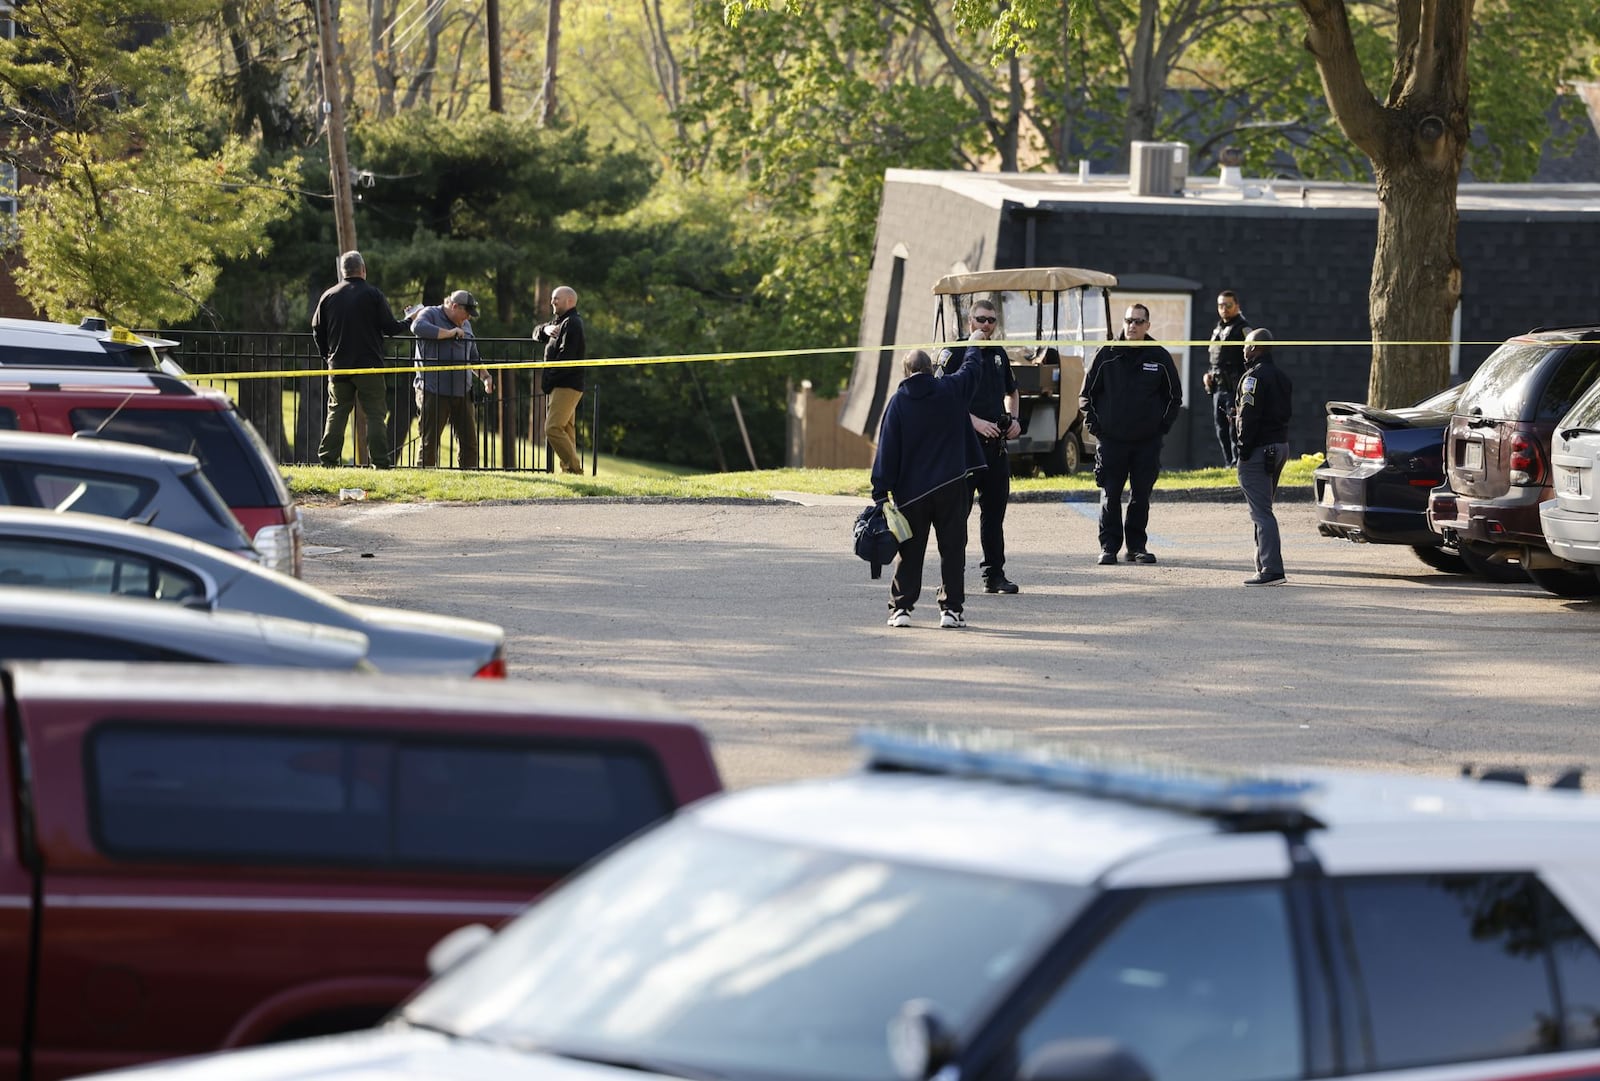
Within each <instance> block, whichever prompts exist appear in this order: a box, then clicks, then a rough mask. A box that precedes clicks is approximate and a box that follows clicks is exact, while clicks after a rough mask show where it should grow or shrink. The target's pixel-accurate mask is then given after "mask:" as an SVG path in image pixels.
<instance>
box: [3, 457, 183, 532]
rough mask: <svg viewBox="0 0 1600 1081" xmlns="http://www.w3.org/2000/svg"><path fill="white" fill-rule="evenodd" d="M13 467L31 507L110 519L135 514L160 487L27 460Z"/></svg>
mask: <svg viewBox="0 0 1600 1081" xmlns="http://www.w3.org/2000/svg"><path fill="white" fill-rule="evenodd" d="M14 470H15V472H14V474H13V475H14V476H15V477H17V478H18V479H19V480H20V482H21V484H22V486H23V489H24V491H25V492H26V493H27V494H28V495H29V496H30V497H31V501H30V502H29V503H28V504H27V505H28V506H35V507H44V508H45V509H47V510H61V511H77V512H78V513H79V514H100V515H104V516H106V517H108V518H132V517H134V516H135V515H137V514H139V513H140V512H141V511H143V510H144V509H145V508H146V507H147V506H149V505H150V500H151V499H153V498H154V497H155V494H156V491H157V489H158V488H159V487H160V485H159V484H157V483H156V482H155V481H153V480H150V479H148V478H144V477H129V476H125V475H115V474H110V473H100V472H96V471H92V470H85V469H63V468H59V467H56V466H43V465H33V464H31V463H27V462H18V463H16V465H15V466H14Z"/></svg>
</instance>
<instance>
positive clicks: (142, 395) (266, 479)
mask: <svg viewBox="0 0 1600 1081" xmlns="http://www.w3.org/2000/svg"><path fill="white" fill-rule="evenodd" d="M0 429H14V430H20V431H25V432H46V433H49V434H53V435H73V434H76V433H83V437H85V438H88V437H98V438H103V439H112V440H117V441H119V442H124V443H138V444H140V445H141V446H146V447H156V448H159V449H161V450H168V451H173V452H176V453H179V454H192V455H194V456H195V457H196V458H198V459H200V468H201V469H202V470H203V471H204V472H205V475H206V479H207V480H209V481H211V484H212V486H213V487H214V488H216V490H217V493H218V494H219V495H221V496H222V498H223V501H224V502H226V503H227V504H228V509H229V510H231V511H232V512H233V516H234V517H235V518H237V519H238V520H239V524H240V525H242V526H244V528H245V532H246V533H248V534H249V535H250V541H251V543H252V544H254V545H255V547H256V550H257V551H258V552H260V553H261V556H262V559H263V560H264V561H265V562H266V563H267V565H268V566H271V567H273V568H275V569H277V570H281V571H283V572H285V573H287V574H293V575H295V576H298V575H299V574H300V570H301V558H302V549H303V546H304V528H303V527H302V525H301V523H300V511H299V509H298V508H297V507H296V506H295V503H294V498H293V497H292V496H290V494H289V489H288V487H287V486H286V485H285V484H284V482H283V477H282V475H281V474H280V473H279V472H278V463H277V459H276V458H275V457H274V456H273V454H272V452H271V451H270V450H268V449H267V445H266V444H265V443H263V442H262V441H261V436H260V435H258V434H257V433H256V430H255V428H254V427H253V426H252V425H251V424H250V422H249V421H247V420H245V419H244V418H243V417H241V416H240V415H239V412H238V410H236V409H235V408H234V405H233V400H232V399H231V398H229V397H228V396H227V395H226V394H224V393H222V392H221V391H219V390H212V389H209V388H204V387H195V386H194V385H192V384H190V383H187V382H185V381H184V380H182V379H177V378H174V377H173V376H170V375H167V374H165V373H162V372H136V371H119V370H116V369H113V368H106V369H100V370H95V369H84V368H15V369H13V368H4V367H0Z"/></svg>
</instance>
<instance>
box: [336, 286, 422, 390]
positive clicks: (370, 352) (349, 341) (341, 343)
mask: <svg viewBox="0 0 1600 1081" xmlns="http://www.w3.org/2000/svg"><path fill="white" fill-rule="evenodd" d="M410 329H411V327H410V326H408V325H407V324H406V323H405V322H403V321H402V320H399V319H396V318H395V317H394V313H393V312H392V311H390V310H389V302H388V301H387V300H385V299H384V296H383V294H382V293H381V292H379V291H378V287H377V286H375V285H369V284H367V280H366V279H365V278H346V279H345V280H344V281H342V282H340V283H339V284H338V285H335V286H334V287H333V288H332V289H329V290H328V291H327V292H326V293H323V294H322V296H321V297H320V298H318V300H317V308H316V311H314V312H312V313H311V337H312V338H313V339H315V340H316V343H317V352H318V353H320V354H322V358H323V359H324V360H326V361H327V362H328V367H330V368H332V369H334V370H335V371H337V370H339V369H341V368H381V367H383V366H384V364H383V339H384V338H390V337H393V336H394V335H396V334H405V333H407V332H408V331H410Z"/></svg>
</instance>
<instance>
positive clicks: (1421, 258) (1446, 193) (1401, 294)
mask: <svg viewBox="0 0 1600 1081" xmlns="http://www.w3.org/2000/svg"><path fill="white" fill-rule="evenodd" d="M1376 170H1377V178H1378V247H1377V252H1376V253H1375V254H1374V256H1373V259H1372V284H1371V291H1370V293H1369V295H1368V298H1367V299H1368V306H1369V311H1370V313H1371V316H1372V337H1373V340H1374V345H1373V348H1372V373H1371V375H1370V376H1369V377H1368V381H1367V401H1368V402H1369V403H1371V404H1372V405H1375V406H1379V407H1381V408H1385V409H1389V408H1394V407H1396V406H1402V405H1410V404H1411V403H1412V402H1415V401H1419V400H1420V399H1422V398H1425V397H1427V396H1428V395H1430V394H1432V393H1433V392H1434V391H1436V390H1439V389H1440V388H1441V387H1443V386H1445V385H1446V384H1447V383H1448V382H1449V380H1450V346H1449V344H1447V343H1448V342H1449V341H1450V331H1451V325H1452V321H1453V318H1454V315H1455V310H1456V302H1457V301H1458V300H1460V298H1461V263H1460V260H1459V259H1458V258H1457V257H1456V172H1457V171H1456V170H1452V171H1450V173H1449V175H1446V176H1441V175H1440V172H1439V170H1437V169H1435V168H1432V167H1430V166H1429V165H1427V164H1426V163H1423V162H1420V161H1418V160H1416V159H1415V158H1414V159H1413V160H1411V161H1406V162H1398V163H1395V162H1391V163H1389V164H1388V165H1382V166H1377V167H1376ZM1403 342H1430V343H1437V344H1429V345H1405V344H1399V343H1403Z"/></svg>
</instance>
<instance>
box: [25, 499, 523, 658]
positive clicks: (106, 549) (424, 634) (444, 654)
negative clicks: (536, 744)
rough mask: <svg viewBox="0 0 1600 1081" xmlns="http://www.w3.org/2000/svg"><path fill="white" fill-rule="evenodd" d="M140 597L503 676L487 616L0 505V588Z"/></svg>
mask: <svg viewBox="0 0 1600 1081" xmlns="http://www.w3.org/2000/svg"><path fill="white" fill-rule="evenodd" d="M7 585H18V586H34V587H42V588H46V589H64V590H73V591H75V592H80V593H104V594H116V595H122V596H135V597H148V598H152V599H154V600H163V601H170V602H172V603H175V604H182V605H186V606H188V607H190V608H199V609H205V610H208V611H237V612H255V613H258V614H261V615H271V616H280V617H283V618H286V619H298V620H302V621H304V622H307V623H318V624H322V625H323V626H328V627H342V628H344V629H346V630H352V631H359V632H361V633H362V634H364V635H366V636H367V642H368V652H367V660H368V661H369V662H370V663H371V664H373V665H374V666H375V667H377V668H378V669H379V670H381V671H385V672H409V673H414V674H417V675H435V676H479V677H491V678H504V676H505V672H506V668H505V631H504V630H503V629H501V628H500V627H498V626H495V625H494V624H492V623H481V622H479V621H477V620H471V619H459V618H456V617H454V616H436V615H428V614H425V613H421V612H412V611H407V610H404V609H395V608H379V607H375V606H373V605H364V604H352V603H350V602H348V601H345V600H342V599H340V598H338V597H335V596H334V595H332V594H331V593H325V592H323V591H322V590H320V589H317V588H315V587H314V586H309V585H307V584H305V583H304V582H302V581H300V580H298V579H295V578H291V577H289V576H288V575H285V574H279V573H277V572H275V571H270V570H267V569H265V568H263V567H261V566H260V565H258V564H256V563H252V562H251V561H249V560H248V559H244V558H241V557H240V556H237V555H234V554H233V553H232V552H225V551H223V550H222V549H220V548H213V547H211V546H210V545H208V544H201V543H199V542H197V541H191V540H188V539H187V538H184V537H180V536H178V535H177V534H176V533H168V532H167V531H165V530H161V529H155V528H153V527H150V526H141V525H134V524H129V523H125V522H118V521H113V520H111V519H109V518H102V517H98V516H94V515H87V514H59V513H56V512H53V511H43V510H31V509H24V508H0V586H7Z"/></svg>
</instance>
